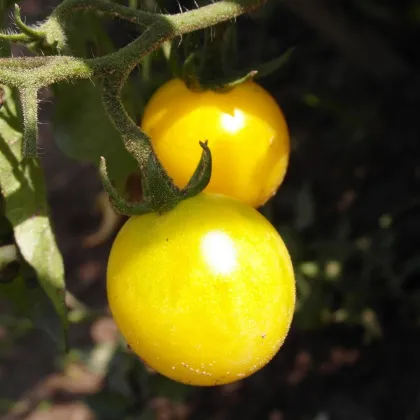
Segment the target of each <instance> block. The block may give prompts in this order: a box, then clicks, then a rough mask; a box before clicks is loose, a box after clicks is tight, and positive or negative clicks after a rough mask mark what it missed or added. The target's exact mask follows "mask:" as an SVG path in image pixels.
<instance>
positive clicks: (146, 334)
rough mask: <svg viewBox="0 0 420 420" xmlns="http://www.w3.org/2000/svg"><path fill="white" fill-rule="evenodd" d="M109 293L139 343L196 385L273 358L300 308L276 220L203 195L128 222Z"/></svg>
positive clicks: (119, 319) (118, 317)
mask: <svg viewBox="0 0 420 420" xmlns="http://www.w3.org/2000/svg"><path fill="white" fill-rule="evenodd" d="M107 293H108V299H109V305H110V308H111V312H112V315H113V317H114V319H115V321H116V323H117V325H118V327H119V329H120V331H121V333H122V335H123V336H124V337H125V339H126V341H127V343H128V344H129V345H130V347H131V348H132V350H133V351H134V352H135V353H136V354H137V355H138V356H139V357H140V358H141V359H142V360H144V362H145V363H147V364H148V365H149V366H150V367H152V368H153V369H155V370H156V371H158V372H159V373H161V374H163V375H165V376H167V377H169V378H172V379H174V380H176V381H179V382H183V383H185V384H192V385H207V386H209V385H220V384H226V383H229V382H233V381H236V380H239V379H241V378H244V377H246V376H248V375H250V374H252V373H253V372H255V371H257V370H258V369H260V368H261V367H263V366H264V365H265V364H267V363H268V362H269V360H270V359H271V358H272V357H273V356H274V355H275V353H276V352H277V351H278V349H279V348H280V346H281V345H282V343H283V341H284V339H285V337H286V335H287V333H288V330H289V327H290V324H291V321H292V317H293V313H294V306H295V281H294V274H293V268H292V264H291V260H290V257H289V254H288V252H287V249H286V247H285V245H284V243H283V241H282V239H281V238H280V236H279V234H278V233H277V231H276V230H275V229H274V227H273V226H272V225H271V224H270V223H269V222H268V221H267V220H266V219H265V218H264V217H263V216H262V215H261V214H260V213H258V212H257V211H256V210H255V209H253V208H252V207H250V206H247V205H245V204H243V203H241V202H239V201H237V200H234V199H232V198H229V197H225V196H222V195H215V194H205V193H203V194H200V195H198V196H196V197H193V198H190V199H187V200H185V201H183V202H181V203H180V204H179V205H178V206H177V207H175V208H174V209H173V210H171V211H169V212H167V213H164V214H162V215H158V214H156V213H150V214H147V215H142V216H134V217H131V218H130V219H129V220H128V221H127V222H126V224H125V225H124V226H123V227H122V229H121V230H120V232H119V234H118V235H117V238H116V240H115V242H114V244H113V247H112V250H111V254H110V258H109V262H108V270H107Z"/></svg>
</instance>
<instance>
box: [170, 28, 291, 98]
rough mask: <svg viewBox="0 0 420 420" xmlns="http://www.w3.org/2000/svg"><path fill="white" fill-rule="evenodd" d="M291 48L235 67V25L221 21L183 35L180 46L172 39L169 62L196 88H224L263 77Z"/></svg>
mask: <svg viewBox="0 0 420 420" xmlns="http://www.w3.org/2000/svg"><path fill="white" fill-rule="evenodd" d="M292 51H293V48H291V49H289V50H287V51H286V52H285V53H283V54H282V55H281V56H279V57H276V58H275V59H273V60H271V61H269V62H266V63H262V64H259V65H257V66H251V67H249V68H245V69H244V68H242V69H240V70H238V69H237V68H236V67H237V56H238V43H237V34H236V25H235V24H234V23H232V22H222V23H220V24H218V25H216V26H214V27H211V28H206V29H204V30H202V31H199V32H193V33H190V34H188V35H186V36H185V37H184V38H183V41H182V44H181V48H180V47H179V46H177V45H176V44H175V42H173V43H172V46H171V51H170V54H169V64H170V66H171V69H172V72H173V73H174V75H175V76H176V77H177V78H179V79H182V80H183V81H184V83H185V84H186V86H187V87H188V88H189V89H190V90H192V91H195V92H202V91H206V90H213V91H216V92H226V91H229V90H231V89H233V88H234V87H235V86H237V85H240V84H242V83H244V82H246V81H248V80H253V79H257V78H262V77H266V76H268V75H270V74H272V73H274V72H276V71H277V70H279V69H280V68H281V67H282V66H283V65H284V64H286V62H287V61H288V59H289V58H290V55H291V53H292Z"/></svg>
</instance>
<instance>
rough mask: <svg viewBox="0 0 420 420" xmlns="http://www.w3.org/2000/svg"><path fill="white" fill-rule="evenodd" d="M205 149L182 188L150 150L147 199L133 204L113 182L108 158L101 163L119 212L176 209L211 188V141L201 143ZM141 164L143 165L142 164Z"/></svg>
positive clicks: (145, 188)
mask: <svg viewBox="0 0 420 420" xmlns="http://www.w3.org/2000/svg"><path fill="white" fill-rule="evenodd" d="M199 144H200V146H201V147H202V149H203V151H202V154H201V159H200V161H199V163H198V165H197V168H196V170H195V172H194V174H193V175H192V177H191V179H190V181H189V182H188V184H187V185H186V187H185V188H183V189H180V188H178V187H177V186H176V185H175V184H174V183H173V181H172V179H171V178H170V177H169V176H168V174H167V173H166V172H165V170H164V168H163V167H162V164H161V163H160V162H159V160H158V159H157V157H156V155H155V154H154V152H153V151H151V152H150V153H149V156H148V159H147V166H146V170H144V168H143V171H142V187H143V192H144V194H143V195H144V197H143V201H142V202H139V203H130V202H128V201H127V200H126V199H125V198H124V197H123V196H121V195H120V194H119V193H118V191H117V190H116V189H115V188H114V186H113V185H112V182H111V181H110V179H109V177H108V173H107V169H106V161H105V159H104V158H102V160H101V164H100V175H101V179H102V183H103V185H104V189H105V192H106V193H107V194H108V195H109V197H110V200H111V203H112V204H113V206H114V208H115V209H116V210H117V212H119V213H121V214H125V215H127V216H134V215H139V214H146V213H150V212H156V213H164V212H166V211H169V210H171V209H173V208H174V207H175V206H176V205H177V204H179V203H180V202H181V201H182V200H185V199H187V198H190V197H193V196H195V195H197V194H199V193H200V192H201V191H203V190H204V188H206V187H207V185H208V183H209V181H210V177H211V169H212V157H211V151H210V148H209V147H208V145H207V141H205V142H204V143H203V142H199ZM139 166H140V167H141V164H140V163H139Z"/></svg>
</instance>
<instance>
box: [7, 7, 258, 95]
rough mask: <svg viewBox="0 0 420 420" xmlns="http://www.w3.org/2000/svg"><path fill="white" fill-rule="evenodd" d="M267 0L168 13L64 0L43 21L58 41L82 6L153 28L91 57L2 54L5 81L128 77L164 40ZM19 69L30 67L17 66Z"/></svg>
mask: <svg viewBox="0 0 420 420" xmlns="http://www.w3.org/2000/svg"><path fill="white" fill-rule="evenodd" d="M264 2H265V0H236V1H228V0H223V1H220V2H218V3H213V4H211V5H209V6H204V7H201V8H199V9H196V10H191V11H189V12H185V13H178V14H175V15H163V14H153V13H147V12H143V11H139V10H134V9H130V8H128V7H125V6H121V5H118V4H115V3H112V2H109V1H107V0H64V1H63V2H62V3H61V4H60V5H59V6H58V7H57V8H56V9H55V10H54V12H53V13H52V15H51V16H50V18H48V19H47V21H46V22H45V23H44V24H43V25H42V26H41V28H42V29H43V30H44V31H45V32H46V36H47V38H48V39H50V41H51V43H53V41H54V40H55V41H56V43H57V44H58V45H62V44H64V43H65V34H64V29H63V28H65V21H66V19H68V18H70V16H71V13H72V12H74V11H77V10H95V11H101V12H103V13H105V14H107V15H109V16H112V17H118V18H121V19H125V20H129V21H131V22H134V23H137V24H139V25H146V26H148V29H147V30H146V31H145V32H144V33H143V34H142V35H141V36H140V37H138V38H137V39H136V40H135V41H133V42H132V43H130V44H128V45H127V46H125V47H124V48H122V49H120V50H119V51H117V52H116V53H112V54H109V55H106V56H103V57H99V58H95V59H90V60H83V59H78V58H75V57H66V56H46V57H25V58H2V59H0V83H3V84H7V85H10V86H15V87H22V86H25V85H27V84H32V85H33V84H37V85H38V86H40V87H43V86H48V85H51V84H53V83H57V82H60V81H63V80H70V79H75V78H79V79H80V78H82V79H88V78H91V77H92V76H103V77H108V76H109V74H110V72H114V71H118V70H126V71H125V72H124V73H125V74H122V75H121V76H122V77H123V78H124V79H125V77H126V73H128V72H129V71H131V70H132V68H133V67H134V66H135V65H136V64H138V63H139V62H140V61H141V60H142V58H143V57H144V56H145V55H147V54H148V53H150V52H152V51H153V50H155V49H156V48H158V47H159V46H160V45H161V44H162V43H163V42H164V41H165V40H168V39H171V38H174V37H176V36H179V35H182V34H185V33H188V32H192V31H196V30H199V29H203V28H206V27H209V26H212V25H216V24H217V23H220V22H224V21H226V20H229V19H233V18H235V17H236V16H239V15H241V14H243V13H245V12H247V11H251V10H252V9H254V8H256V7H258V6H260V5H261V4H263V3H264ZM127 64H129V65H128V66H127ZM18 69H19V70H21V69H22V70H26V69H27V70H29V71H28V72H25V71H24V72H21V71H19V72H17V71H16V70H18ZM121 84H122V83H121Z"/></svg>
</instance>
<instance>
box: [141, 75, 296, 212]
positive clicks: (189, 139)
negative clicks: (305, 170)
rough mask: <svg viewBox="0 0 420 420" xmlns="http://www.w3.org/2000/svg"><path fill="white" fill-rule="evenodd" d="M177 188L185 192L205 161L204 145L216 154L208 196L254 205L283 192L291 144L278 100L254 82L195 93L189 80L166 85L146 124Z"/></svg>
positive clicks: (147, 114) (148, 110)
mask: <svg viewBox="0 0 420 420" xmlns="http://www.w3.org/2000/svg"><path fill="white" fill-rule="evenodd" d="M141 127H142V129H143V131H144V132H145V133H146V134H148V135H149V136H150V137H151V139H152V144H153V148H154V150H155V152H156V154H157V156H158V158H159V160H160V161H161V162H162V164H163V166H164V167H165V169H166V170H167V172H168V174H169V176H171V177H172V178H173V180H174V182H175V184H176V185H177V186H178V187H180V188H182V187H184V186H185V185H186V184H187V182H188V181H189V179H190V177H191V176H192V174H193V172H194V170H195V168H196V166H197V163H198V161H199V159H200V153H201V148H200V146H199V141H205V140H208V141H209V146H210V149H211V151H212V154H213V171H212V178H211V180H210V183H209V185H208V187H207V189H206V191H207V192H214V193H217V194H225V195H229V196H231V197H235V198H237V199H238V200H240V201H243V202H245V203H247V204H250V205H251V206H253V207H259V206H261V205H263V204H264V203H265V202H266V201H267V200H268V199H269V198H271V197H272V196H273V195H274V194H275V192H276V191H277V189H278V187H279V186H280V184H281V183H282V182H283V179H284V177H285V174H286V170H287V166H288V161H289V154H290V140H289V133H288V128H287V125H286V121H285V119H284V116H283V113H282V111H281V109H280V107H279V106H278V105H277V103H276V101H275V100H274V98H273V97H272V96H271V95H270V94H269V93H268V92H267V91H266V90H265V89H263V88H262V87H261V86H260V85H258V84H257V83H254V82H252V81H248V82H245V83H242V84H240V85H238V86H236V87H235V88H233V89H232V90H229V91H228V92H223V93H219V92H214V91H211V90H208V91H204V92H193V91H191V90H189V89H188V88H187V87H186V85H185V84H184V82H183V81H181V80H179V79H173V80H170V81H169V82H167V83H166V84H164V85H162V86H161V87H160V88H159V89H158V90H157V91H156V92H155V93H154V95H153V96H152V97H151V99H150V101H149V102H148V104H147V106H146V108H145V112H144V115H143V120H142V123H141Z"/></svg>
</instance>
